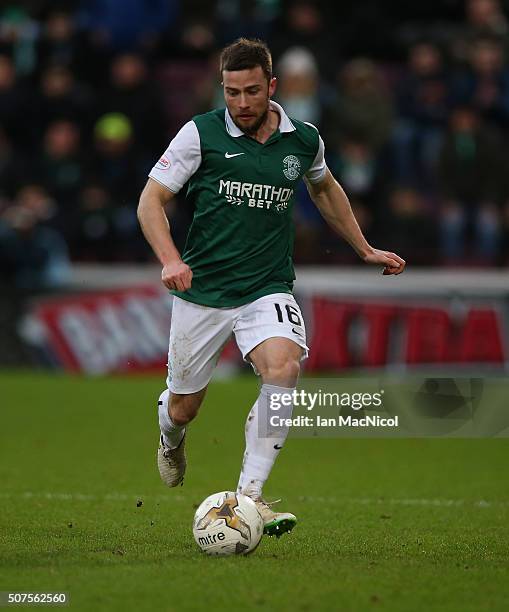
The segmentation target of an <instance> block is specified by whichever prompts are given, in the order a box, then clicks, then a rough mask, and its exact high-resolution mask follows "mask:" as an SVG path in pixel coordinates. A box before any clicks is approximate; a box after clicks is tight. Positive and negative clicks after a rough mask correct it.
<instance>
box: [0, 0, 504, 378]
mask: <svg viewBox="0 0 509 612" xmlns="http://www.w3.org/2000/svg"><path fill="white" fill-rule="evenodd" d="M0 7H1V8H0V293H1V297H0V365H4V366H11V367H12V366H27V365H30V366H39V367H52V368H64V369H67V370H72V371H82V372H88V373H101V374H102V373H108V372H126V371H131V370H134V371H137V370H146V369H149V370H150V369H154V368H155V369H161V367H163V368H164V362H165V352H166V350H167V333H168V327H169V314H168V313H169V309H170V308H171V300H170V299H169V298H168V296H167V295H166V294H165V292H164V291H163V290H162V287H160V286H159V283H158V278H159V270H158V266H157V265H156V262H155V261H154V258H153V255H152V253H151V250H150V248H149V247H148V245H147V244H146V243H145V241H144V239H143V237H142V235H141V232H140V230H139V227H138V223H137V220H136V206H137V202H138V197H139V193H140V191H141V189H142V188H143V185H144V184H145V181H146V177H147V173H148V172H149V170H150V168H151V167H152V165H153V164H154V163H155V161H156V160H157V159H158V158H159V156H160V154H161V153H162V152H163V151H164V149H165V148H166V146H167V144H168V142H169V140H170V139H171V138H172V137H173V136H174V135H175V133H176V132H177V131H178V129H179V128H180V127H181V126H182V124H183V123H184V122H186V121H188V120H189V119H190V118H191V117H192V116H193V115H194V114H197V113H202V112H206V111H208V110H210V109H212V108H215V107H219V106H223V105H224V104H223V99H222V90H221V87H220V79H219V73H218V65H217V64H218V53H219V51H220V49H221V48H222V47H223V46H224V45H226V44H228V43H230V42H232V41H233V40H234V39H235V38H237V37H239V36H250V37H261V38H263V39H265V40H266V41H267V42H268V43H269V46H270V48H271V50H272V52H273V60H274V73H275V75H276V76H277V78H278V83H279V84H278V89H277V92H276V95H275V99H276V100H277V101H278V102H280V103H281V104H282V105H283V107H284V108H285V109H286V111H287V112H288V114H289V115H290V116H293V117H296V118H298V119H301V120H305V121H310V122H312V123H314V124H315V125H316V126H317V127H318V128H319V130H320V132H321V134H322V136H323V139H324V141H325V145H326V158H327V163H328V166H329V168H330V169H331V171H332V172H333V174H334V175H335V176H336V178H337V179H338V181H339V182H340V183H341V184H342V185H343V187H344V188H345V190H346V191H347V193H348V195H349V197H350V199H351V202H352V206H353V208H354V211H355V214H356V216H357V219H358V220H359V223H360V225H361V227H362V228H363V230H364V232H365V234H366V235H367V237H368V240H370V242H372V243H373V244H374V245H376V246H377V247H379V248H385V249H390V250H393V251H396V252H397V253H398V254H400V255H401V256H402V257H404V258H405V259H406V260H407V261H408V270H407V272H406V273H405V274H404V275H403V276H402V277H398V278H397V279H392V278H391V279H386V278H384V279H381V278H379V277H378V276H377V274H378V272H377V273H376V274H375V272H374V271H373V270H371V271H367V270H366V269H365V268H364V267H363V264H362V263H361V262H359V261H357V259H356V256H355V254H354V253H353V251H352V250H351V249H350V247H348V246H347V245H346V244H344V243H343V242H341V241H340V240H339V239H338V238H337V237H336V236H335V235H334V234H333V233H332V232H331V231H330V230H329V228H328V227H327V225H326V224H325V223H324V221H323V220H322V218H321V217H320V215H319V213H318V211H317V210H316V209H315V207H314V205H313V204H312V202H311V201H310V199H309V197H308V195H307V192H306V189H305V187H304V185H302V188H301V189H300V191H299V193H298V195H297V202H296V209H295V223H296V232H297V233H296V236H297V239H296V246H295V262H296V264H297V266H298V279H299V280H298V283H297V286H296V287H297V297H298V299H300V303H301V304H302V307H303V310H304V311H305V316H306V320H307V321H308V340H309V342H308V344H310V346H311V349H312V351H311V355H312V357H311V359H310V360H309V361H308V364H307V367H308V369H310V370H329V371H330V370H332V371H342V370H345V369H352V368H363V369H366V368H368V369H369V368H388V367H394V368H405V369H406V368H409V367H414V366H418V367H428V366H433V367H437V366H438V367H440V368H443V367H450V368H456V369H457V368H458V367H461V368H465V367H468V368H472V367H474V368H479V367H480V366H482V368H484V369H486V370H488V371H490V372H494V371H497V372H498V371H502V372H504V371H506V364H507V357H506V338H507V315H508V303H509V302H508V300H507V298H508V293H509V291H508V286H509V285H508V282H507V280H508V279H507V272H506V267H507V265H508V264H509V154H508V153H509V56H508V51H509V2H504V1H502V0H428V1H427V2H425V3H409V2H403V1H402V2H399V1H397V0H393V1H392V2H379V1H376V0H356V1H355V2H353V1H348V0H344V1H342V2H332V1H322V2H319V1H312V0H295V1H284V0H208V1H204V0H186V1H185V2H184V1H183V0H180V1H179V0H89V1H78V0H68V1H65V2H59V1H58V0H51V1H50V0H27V1H24V2H23V1H18V2H9V1H3V2H2V3H1V4H0ZM184 193H185V190H183V191H182V193H181V194H179V196H178V197H177V198H176V199H175V200H174V201H172V203H171V205H170V206H169V208H168V210H167V214H168V217H169V219H170V223H171V227H172V233H173V236H174V239H175V241H176V243H177V245H178V246H179V248H181V249H182V248H183V245H184V242H185V237H186V233H187V229H188V226H189V223H190V220H191V218H192V212H193V211H192V210H190V209H189V207H188V206H187V205H186V204H185V203H184ZM222 366H223V369H224V371H228V369H229V368H233V369H235V368H237V367H238V353H237V350H236V348H235V347H233V346H231V347H228V348H227V350H226V353H225V357H224V359H223V361H222Z"/></svg>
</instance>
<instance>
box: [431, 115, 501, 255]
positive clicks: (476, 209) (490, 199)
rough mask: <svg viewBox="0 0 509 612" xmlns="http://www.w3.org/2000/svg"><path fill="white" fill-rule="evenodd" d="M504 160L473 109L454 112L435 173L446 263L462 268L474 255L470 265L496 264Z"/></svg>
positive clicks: (493, 139)
mask: <svg viewBox="0 0 509 612" xmlns="http://www.w3.org/2000/svg"><path fill="white" fill-rule="evenodd" d="M506 155H507V152H506V149H505V148H504V147H503V146H502V143H501V142H500V140H499V139H498V138H497V136H496V135H495V134H494V133H493V132H491V131H490V130H489V129H488V128H487V127H485V126H484V125H483V124H482V122H481V120H480V118H479V115H478V114H477V113H476V111H475V110H474V109H472V108H469V107H459V108H456V109H455V110H454V111H453V113H452V115H451V119H450V126H449V130H448V133H447V135H446V138H445V141H444V144H443V146H442V150H441V152H440V159H439V167H438V173H439V179H440V184H441V193H442V196H443V205H442V212H441V226H440V232H441V235H440V239H441V251H442V255H443V257H444V259H445V261H446V262H447V263H460V262H461V261H462V260H464V258H465V256H466V254H467V253H472V257H471V261H470V263H479V264H490V263H491V264H493V263H495V262H496V260H497V257H498V255H499V245H500V242H499V238H500V215H499V211H498V206H499V204H500V198H501V193H500V190H501V188H502V185H503V183H504V178H505V177H504V175H503V172H504V171H503V168H504V166H503V164H502V162H503V160H504V158H505V157H506ZM469 247H471V248H469ZM467 249H468V250H467Z"/></svg>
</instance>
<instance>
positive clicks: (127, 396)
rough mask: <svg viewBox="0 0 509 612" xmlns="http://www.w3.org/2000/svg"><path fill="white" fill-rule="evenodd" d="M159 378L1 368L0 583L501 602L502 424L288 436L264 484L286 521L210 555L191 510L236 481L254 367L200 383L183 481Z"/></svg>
mask: <svg viewBox="0 0 509 612" xmlns="http://www.w3.org/2000/svg"><path fill="white" fill-rule="evenodd" d="M161 387H162V377H161V378H157V379H156V378H153V377H147V378H130V379H126V378H120V377H116V378H106V379H95V380H92V379H82V378H71V377H63V376H62V377H61V376H46V375H31V374H2V375H0V419H1V420H0V422H1V432H0V485H1V489H0V507H1V512H0V591H6V590H14V591H25V592H26V591H45V592H46V591H61V590H65V591H68V592H69V593H70V599H71V603H70V608H71V609H73V610H84V611H90V610H95V611H97V610H108V611H110V610H147V611H148V610H150V611H153V610H175V611H177V610H178V611H186V610H224V609H230V610H231V609H238V610H243V611H244V610H263V611H272V610H278V611H286V610H292V611H293V610H295V611H310V612H314V611H315V610H324V611H325V610H326V611H331V610H342V611H343V610H355V611H357V610H361V611H362V610H373V611H378V610H384V611H385V610H386V611H390V612H394V611H402V612H409V611H412V612H415V611H420V610H423V611H430V610H433V611H435V610H440V611H445V610H457V611H461V612H466V611H470V610H471V611H476V612H477V611H479V610H501V611H502V610H504V611H505V610H508V609H509V555H508V552H509V529H508V526H509V479H508V474H509V468H508V465H509V460H508V457H509V440H508V439H487V440H479V439H477V440H475V439H472V440H459V439H455V440H446V439H434V440H432V439H426V440H424V439H420V440H417V439H407V440H394V439H393V440H390V439H387V440H380V439H379V440H373V439H371V440H370V439H361V440H352V439H292V440H291V441H289V442H288V443H287V445H286V446H285V449H284V451H282V453H281V455H280V457H279V460H278V463H277V464H276V466H275V468H274V471H273V473H272V476H271V479H270V480H269V482H268V484H267V486H266V490H265V493H266V497H268V498H269V499H273V498H276V497H282V498H283V502H282V503H281V504H279V506H280V508H281V509H282V510H285V509H288V510H289V511H291V512H294V513H295V514H296V515H297V517H298V519H299V523H298V525H297V527H296V528H295V530H294V532H293V533H292V534H291V535H289V536H284V537H282V538H281V539H279V540H276V539H275V538H271V539H269V538H264V539H263V540H262V542H261V544H260V546H259V548H258V549H257V551H256V552H255V553H254V554H253V555H251V556H249V557H245V558H243V557H229V558H209V557H206V556H205V555H203V554H202V553H201V552H200V551H199V550H198V548H197V546H196V545H195V543H194V540H193V538H192V533H191V522H192V517H193V514H194V509H195V507H196V505H197V504H198V503H199V502H201V501H202V499H203V498H205V497H206V496H207V495H209V494H211V493H213V492H215V491H220V490H224V489H232V488H234V487H235V486H236V483H237V477H238V471H239V467H240V462H241V457H242V452H243V445H244V439H243V436H244V432H243V427H244V420H245V417H246V414H247V411H248V410H249V408H250V406H251V404H252V402H253V400H254V398H255V397H256V395H257V381H256V380H255V378H254V377H247V378H239V379H236V380H234V381H232V382H216V383H214V384H212V385H211V387H210V390H209V394H208V396H207V399H206V401H205V404H204V406H203V407H202V410H201V414H200V415H199V417H198V419H197V420H196V421H195V422H194V423H193V424H192V426H191V427H190V430H189V436H188V473H187V476H186V481H185V485H184V486H183V487H181V488H180V487H179V488H178V489H177V490H175V489H173V490H170V489H167V488H165V487H164V486H163V485H162V484H161V482H160V481H159V475H158V472H157V467H156V461H155V455H156V445H157V438H158V428H157V419H156V402H157V397H158V394H159V392H160V390H161ZM139 502H142V504H140V503H139Z"/></svg>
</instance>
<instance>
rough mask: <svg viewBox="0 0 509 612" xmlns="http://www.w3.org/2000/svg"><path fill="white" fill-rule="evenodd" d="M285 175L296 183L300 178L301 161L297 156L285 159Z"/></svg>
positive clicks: (288, 156)
mask: <svg viewBox="0 0 509 612" xmlns="http://www.w3.org/2000/svg"><path fill="white" fill-rule="evenodd" d="M283 174H284V175H285V176H286V178H287V179H289V180H290V181H295V180H296V179H298V178H299V176H300V161H299V158H298V157H295V155H287V156H286V157H285V158H284V159H283Z"/></svg>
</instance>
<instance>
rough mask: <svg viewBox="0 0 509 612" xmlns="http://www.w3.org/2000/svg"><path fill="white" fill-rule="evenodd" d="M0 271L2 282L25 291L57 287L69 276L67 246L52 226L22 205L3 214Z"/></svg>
mask: <svg viewBox="0 0 509 612" xmlns="http://www.w3.org/2000/svg"><path fill="white" fill-rule="evenodd" d="M0 271H1V274H2V280H3V282H6V283H10V284H12V285H13V286H14V287H16V288H17V289H21V290H24V291H40V290H48V289H57V288H59V287H62V286H64V285H65V284H66V283H67V282H68V281H69V279H70V272H71V267H70V262H69V257H68V253H67V246H66V244H65V242H64V240H63V238H62V237H61V235H60V234H59V233H58V232H57V231H56V230H54V229H53V228H49V227H45V226H44V225H41V224H40V223H39V220H38V217H37V214H36V213H35V212H33V211H32V210H30V209H29V208H26V207H24V206H23V205H21V204H17V205H14V206H11V207H10V208H8V209H7V210H6V211H4V212H3V214H2V215H1V216H0Z"/></svg>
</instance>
